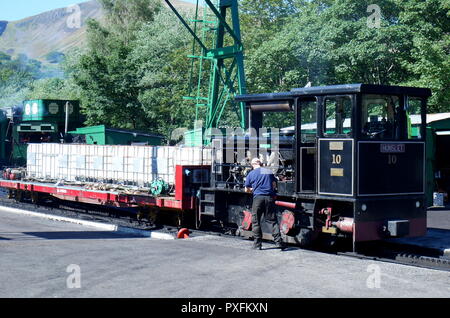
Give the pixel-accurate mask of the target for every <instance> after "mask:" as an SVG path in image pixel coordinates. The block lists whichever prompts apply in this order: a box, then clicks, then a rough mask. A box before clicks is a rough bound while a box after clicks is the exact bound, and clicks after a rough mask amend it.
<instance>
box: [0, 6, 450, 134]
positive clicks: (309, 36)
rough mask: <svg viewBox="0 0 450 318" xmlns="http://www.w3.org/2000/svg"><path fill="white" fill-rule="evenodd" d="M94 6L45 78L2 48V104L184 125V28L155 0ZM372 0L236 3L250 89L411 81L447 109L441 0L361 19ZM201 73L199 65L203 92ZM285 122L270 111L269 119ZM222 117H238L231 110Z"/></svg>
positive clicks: (163, 129)
mask: <svg viewBox="0 0 450 318" xmlns="http://www.w3.org/2000/svg"><path fill="white" fill-rule="evenodd" d="M101 3H102V5H103V7H104V11H105V12H106V18H105V19H104V21H103V20H102V21H103V22H99V21H95V20H90V21H89V22H88V30H87V35H88V44H87V48H86V50H85V51H83V52H73V53H70V54H67V56H66V59H65V60H64V61H63V62H62V63H61V67H62V69H63V70H64V72H65V76H58V78H57V79H49V78H44V79H42V78H43V77H46V74H50V73H51V72H50V71H51V69H50V68H48V66H42V65H41V64H40V63H39V62H37V61H34V60H29V59H28V58H27V57H26V56H19V57H15V58H12V57H10V56H9V55H7V54H5V53H1V52H0V96H1V97H2V101H8V103H9V102H12V101H14V102H20V99H21V98H22V99H24V98H25V97H27V98H28V97H29V98H32V97H33V98H34V97H38V98H54V97H63V98H70V99H80V100H81V101H82V105H83V108H84V112H85V113H86V115H87V119H88V122H87V123H88V124H106V125H110V126H115V127H119V128H136V129H140V130H147V131H152V132H159V133H162V134H164V135H166V136H169V135H170V132H171V131H172V130H173V129H175V128H178V127H188V128H192V125H193V121H194V118H195V107H194V106H193V105H192V103H191V102H186V101H184V100H183V96H186V95H188V94H189V91H188V86H189V85H188V84H189V80H190V78H189V70H190V66H191V60H190V59H188V58H187V57H186V56H187V55H189V54H191V53H192V47H191V43H192V38H191V36H190V35H189V33H188V32H187V31H186V30H185V29H184V27H183V26H182V25H181V24H180V23H179V22H178V19H177V18H176V17H175V16H174V14H173V13H172V12H171V11H169V10H168V9H166V8H164V7H162V6H161V3H160V1H156V0H101ZM372 3H373V1H370V0H241V1H240V8H241V12H240V15H241V27H242V36H243V43H244V46H245V68H246V75H247V90H248V93H263V92H277V91H287V90H290V89H292V88H295V87H303V86H305V85H306V84H307V83H309V82H311V83H312V85H314V86H318V85H332V84H346V83H373V84H388V85H406V86H420V87H429V88H431V89H432V90H433V97H432V98H431V100H430V112H443V111H450V103H449V101H450V2H449V1H448V0H427V1H421V0H379V1H377V2H376V4H377V5H378V6H379V7H380V9H381V15H382V16H381V25H380V27H379V28H371V27H369V25H368V19H369V16H370V15H371V12H368V11H367V9H368V6H369V5H370V4H372ZM228 40H229V39H227V41H228ZM197 54H198V52H197ZM56 57H57V56H56V53H55V54H54V56H49V57H48V58H49V59H50V60H53V59H52V58H56ZM208 71H209V67H208V64H207V63H206V65H205V72H204V76H205V78H204V83H205V91H204V92H203V93H204V94H205V95H207V85H206V83H207V82H208V76H209V74H208ZM52 72H53V73H51V74H54V73H55V74H57V70H55V69H53V70H52ZM47 76H49V75H47ZM197 76H198V74H193V78H191V80H192V83H194V84H195V83H197V81H198V78H197ZM292 120H293V119H292V118H288V117H286V116H285V114H274V115H270V116H268V122H269V125H273V126H285V125H289V124H291V123H292ZM222 125H228V126H237V125H238V122H237V116H235V115H234V112H233V110H232V108H231V107H230V108H229V109H227V111H226V113H225V114H224V116H223V121H222Z"/></svg>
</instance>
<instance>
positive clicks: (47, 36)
mask: <svg viewBox="0 0 450 318" xmlns="http://www.w3.org/2000/svg"><path fill="white" fill-rule="evenodd" d="M172 3H173V4H174V5H175V6H176V7H178V8H179V9H182V10H183V9H184V10H186V9H190V8H193V7H194V6H195V5H194V4H191V3H187V2H183V1H178V0H174V1H173V2H172ZM78 6H79V8H80V13H81V14H80V16H81V27H80V28H78V26H76V25H75V24H74V23H73V22H71V21H72V20H71V17H73V15H74V11H73V10H70V9H68V8H60V9H55V10H52V11H48V12H44V13H41V14H38V15H35V16H32V17H29V18H25V19H22V20H19V21H12V22H7V21H0V51H3V52H6V53H8V54H10V55H18V54H26V55H27V56H28V57H30V58H33V59H38V60H44V59H45V56H46V55H47V54H48V53H50V52H53V51H58V52H63V53H64V52H67V51H69V50H70V49H72V48H75V47H83V45H84V43H85V39H86V20H87V19H89V18H94V19H101V18H102V8H101V5H100V4H99V3H98V2H97V1H95V0H93V1H88V2H83V3H80V4H79V5H78Z"/></svg>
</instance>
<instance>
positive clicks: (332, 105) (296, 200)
mask: <svg viewBox="0 0 450 318" xmlns="http://www.w3.org/2000/svg"><path fill="white" fill-rule="evenodd" d="M430 96H431V91H430V90H429V89H423V88H412V87H399V86H381V85H366V84H352V85H336V86H326V87H310V88H300V89H294V90H292V91H290V92H284V93H271V94H255V95H243V96H237V98H236V101H237V102H245V103H246V105H247V110H248V124H249V128H250V130H249V131H246V132H243V131H242V132H236V131H235V132H234V133H233V134H228V135H226V136H223V137H220V136H219V137H216V138H215V139H214V140H213V141H212V145H213V166H212V177H211V179H212V180H211V185H210V187H208V188H202V189H201V193H200V206H199V214H198V221H199V222H200V223H203V222H209V221H211V220H217V221H218V222H220V224H221V225H222V226H232V227H233V226H234V227H235V229H236V231H237V233H238V234H240V235H243V236H251V217H250V206H251V195H249V194H246V193H244V181H245V176H246V175H247V173H248V172H249V171H250V168H249V167H250V165H249V161H250V160H251V159H252V158H254V157H259V158H261V159H262V160H263V161H264V162H265V163H266V166H267V167H268V168H271V169H273V171H274V172H275V175H276V176H277V178H278V180H279V182H278V198H277V203H276V204H277V206H278V208H279V221H280V222H279V223H280V228H281V231H282V233H283V234H284V239H285V240H286V241H288V242H293V243H297V244H300V245H303V246H306V245H308V244H310V243H312V242H313V241H314V240H315V239H316V238H317V237H319V236H321V237H323V236H326V237H340V236H344V237H349V238H351V239H352V242H353V247H354V249H356V244H357V243H358V242H365V241H376V240H380V239H383V238H388V237H406V236H422V235H425V233H426V229H427V224H426V206H425V152H426V149H425V147H426V145H425V129H426V109H427V100H428V98H429V97H430ZM272 112H281V113H283V116H284V117H285V118H292V120H293V126H292V127H286V128H283V129H274V128H272V129H267V128H263V127H265V120H266V119H268V118H270V116H271V114H270V113H272ZM266 232H268V231H266ZM264 236H265V238H267V239H270V238H271V235H270V234H268V233H265V234H264Z"/></svg>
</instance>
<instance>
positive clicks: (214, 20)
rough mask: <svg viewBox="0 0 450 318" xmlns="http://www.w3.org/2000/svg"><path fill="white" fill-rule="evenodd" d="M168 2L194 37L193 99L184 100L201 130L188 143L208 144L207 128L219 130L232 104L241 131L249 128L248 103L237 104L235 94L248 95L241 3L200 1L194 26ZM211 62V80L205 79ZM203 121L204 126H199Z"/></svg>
mask: <svg viewBox="0 0 450 318" xmlns="http://www.w3.org/2000/svg"><path fill="white" fill-rule="evenodd" d="M165 1H166V3H167V5H168V6H169V7H170V9H172V11H173V12H174V13H175V14H176V16H177V17H178V18H179V19H180V21H181V23H182V24H183V25H184V26H185V27H186V29H187V30H188V31H189V33H190V34H191V35H192V37H193V45H192V54H191V55H189V56H188V57H189V58H192V65H191V72H190V80H189V96H185V97H184V99H185V100H189V101H192V102H193V103H194V104H195V107H196V123H197V124H196V125H197V127H195V129H194V130H193V131H190V132H188V133H187V136H186V137H187V138H186V142H187V143H188V144H190V145H191V146H193V145H197V146H198V145H199V144H200V143H204V142H205V143H208V142H209V141H208V140H204V138H203V133H204V131H205V129H210V128H219V126H220V122H221V119H222V116H223V115H224V111H225V109H226V108H227V107H229V105H232V107H233V108H234V111H235V112H236V113H237V116H238V120H239V122H240V123H239V124H240V126H241V128H244V129H245V128H247V118H246V117H247V116H246V111H245V104H244V103H237V104H236V103H235V102H234V96H235V95H242V94H245V93H246V85H245V71H244V53H243V51H244V46H243V44H242V39H241V30H240V22H239V8H238V0H216V1H214V2H215V3H213V2H212V1H211V0H197V4H196V9H195V16H194V18H193V19H191V20H190V21H189V22H190V23H188V22H187V21H186V20H185V19H184V18H183V16H182V15H181V14H180V13H179V12H178V10H177V9H176V8H175V7H174V6H173V5H172V4H171V2H170V0H165ZM200 2H202V3H200ZM229 22H230V23H229ZM208 63H209V64H210V66H209V72H210V73H209V77H207V76H205V72H207V71H208V65H207V64H208ZM196 72H198V73H197V74H198V76H197V78H196V76H195V73H196ZM205 78H206V80H205ZM206 82H208V83H206ZM199 121H201V122H202V127H198V123H199ZM200 128H201V129H200ZM199 135H201V139H200V138H199Z"/></svg>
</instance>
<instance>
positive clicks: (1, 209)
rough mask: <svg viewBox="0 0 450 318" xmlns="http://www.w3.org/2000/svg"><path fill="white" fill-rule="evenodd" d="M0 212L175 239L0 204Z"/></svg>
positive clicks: (172, 237)
mask: <svg viewBox="0 0 450 318" xmlns="http://www.w3.org/2000/svg"><path fill="white" fill-rule="evenodd" d="M0 212H7V213H14V214H19V215H24V216H31V217H38V218H42V219H47V220H52V221H58V222H66V223H72V224H78V225H83V226H89V227H93V228H97V229H101V230H104V231H110V232H117V233H128V234H136V235H139V236H143V237H148V238H151V239H158V240H174V239H175V237H174V236H173V235H171V234H169V233H161V232H152V231H145V230H139V229H133V228H129V227H125V226H120V225H114V224H105V223H99V222H92V221H85V220H78V219H73V218H67V217H63V216H57V215H51V214H45V213H38V212H31V211H26V210H20V209H15V208H10V207H5V206H0Z"/></svg>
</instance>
